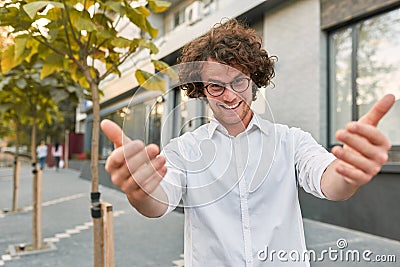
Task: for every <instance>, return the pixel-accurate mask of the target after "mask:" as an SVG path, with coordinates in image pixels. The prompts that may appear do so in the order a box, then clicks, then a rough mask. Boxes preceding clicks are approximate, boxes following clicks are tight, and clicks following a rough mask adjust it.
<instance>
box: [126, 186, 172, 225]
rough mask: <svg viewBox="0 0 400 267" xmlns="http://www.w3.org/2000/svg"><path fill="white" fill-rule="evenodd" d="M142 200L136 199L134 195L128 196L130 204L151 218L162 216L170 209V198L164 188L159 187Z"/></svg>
mask: <svg viewBox="0 0 400 267" xmlns="http://www.w3.org/2000/svg"><path fill="white" fill-rule="evenodd" d="M143 194H145V195H144V196H143V197H142V198H141V199H140V200H138V199H134V198H133V196H132V195H128V194H126V196H127V198H128V200H129V203H130V204H131V205H132V206H133V207H134V208H135V209H136V210H137V211H138V212H139V213H141V214H142V215H144V216H146V217H149V218H157V217H160V216H162V215H163V214H164V213H165V212H166V211H167V209H168V197H167V194H166V193H165V192H164V190H163V189H162V187H161V186H160V185H158V187H157V188H156V189H155V190H154V192H153V193H151V196H150V195H148V194H147V193H144V192H143Z"/></svg>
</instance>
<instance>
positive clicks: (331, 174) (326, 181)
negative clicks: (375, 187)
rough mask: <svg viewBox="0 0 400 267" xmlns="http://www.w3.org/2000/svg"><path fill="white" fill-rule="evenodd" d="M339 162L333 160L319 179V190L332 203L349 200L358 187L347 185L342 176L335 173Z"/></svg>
mask: <svg viewBox="0 0 400 267" xmlns="http://www.w3.org/2000/svg"><path fill="white" fill-rule="evenodd" d="M338 163H339V160H337V159H336V160H334V161H333V162H332V163H331V164H330V165H329V166H328V167H327V169H326V170H325V172H324V173H323V175H322V178H321V190H322V193H323V194H324V195H325V197H326V198H327V199H329V200H333V201H342V200H346V199H349V198H350V197H351V196H352V195H354V194H355V193H356V192H357V190H358V188H359V187H360V186H359V185H355V184H352V183H349V182H348V180H346V179H345V177H344V176H343V175H341V174H340V173H338V172H337V170H336V168H337V167H338V165H339V164H338Z"/></svg>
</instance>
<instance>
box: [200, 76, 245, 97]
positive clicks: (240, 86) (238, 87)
mask: <svg viewBox="0 0 400 267" xmlns="http://www.w3.org/2000/svg"><path fill="white" fill-rule="evenodd" d="M250 80H251V79H250V78H237V79H235V80H233V81H231V82H229V83H224V82H217V83H216V82H215V83H209V84H207V85H206V86H204V88H205V89H206V90H207V92H208V93H209V94H210V95H212V96H220V95H222V94H223V93H224V91H225V89H226V88H227V84H229V85H230V87H231V88H232V90H233V91H235V92H236V93H242V92H244V91H246V89H247V88H249V85H250Z"/></svg>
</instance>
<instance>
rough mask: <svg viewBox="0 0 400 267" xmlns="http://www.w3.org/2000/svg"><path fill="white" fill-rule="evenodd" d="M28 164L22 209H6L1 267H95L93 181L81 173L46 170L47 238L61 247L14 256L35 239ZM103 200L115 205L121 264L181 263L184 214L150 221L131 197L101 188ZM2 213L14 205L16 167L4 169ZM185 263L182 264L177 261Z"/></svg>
mask: <svg viewBox="0 0 400 267" xmlns="http://www.w3.org/2000/svg"><path fill="white" fill-rule="evenodd" d="M31 173H32V172H31V167H30V166H29V165H26V164H24V165H23V167H22V171H21V175H20V189H19V196H20V197H19V207H20V208H22V211H21V212H18V213H1V212H0V266H7V267H8V266H24V267H25V266H40V267H42V266H52V267H54V266H60V267H63V266H65V267H67V266H77V267H78V266H79V267H80V266H93V230H92V229H93V228H92V223H91V221H92V220H91V217H90V187H91V185H90V182H88V181H86V180H84V179H81V178H79V172H77V171H74V170H70V169H63V170H60V171H58V172H56V171H55V170H54V169H48V168H47V169H45V170H44V172H43V210H42V237H43V240H44V241H45V242H46V241H48V242H54V244H55V246H56V247H57V249H56V250H55V251H51V252H46V253H41V254H36V255H27V256H22V257H19V258H11V257H10V255H9V254H8V253H7V248H8V246H9V245H14V244H21V243H25V244H30V243H31V242H32V212H31V207H30V205H31V203H32V192H31V191H32V175H31ZM100 192H101V193H102V195H101V199H102V200H104V201H107V202H109V203H111V204H112V205H113V210H114V243H115V245H114V247H115V266H178V265H176V264H174V263H173V262H174V261H176V260H179V259H180V257H181V254H182V252H183V231H182V229H183V214H180V213H177V212H173V213H171V214H170V215H169V216H166V217H165V218H163V219H148V218H145V217H143V216H141V215H140V214H138V213H137V212H135V211H134V210H133V209H132V208H131V207H130V205H129V203H128V201H127V200H126V198H125V195H124V194H123V193H121V192H119V191H116V190H113V189H109V188H106V187H100ZM0 196H1V198H0V211H3V210H4V209H8V210H9V209H10V208H11V206H12V169H11V168H0ZM177 263H179V262H177Z"/></svg>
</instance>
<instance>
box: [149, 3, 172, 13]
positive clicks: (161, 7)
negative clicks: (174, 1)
mask: <svg viewBox="0 0 400 267" xmlns="http://www.w3.org/2000/svg"><path fill="white" fill-rule="evenodd" d="M148 3H149V6H150V8H151V10H153V12H155V13H160V12H164V11H165V10H167V9H168V8H169V7H170V6H171V2H168V1H157V0H148Z"/></svg>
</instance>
